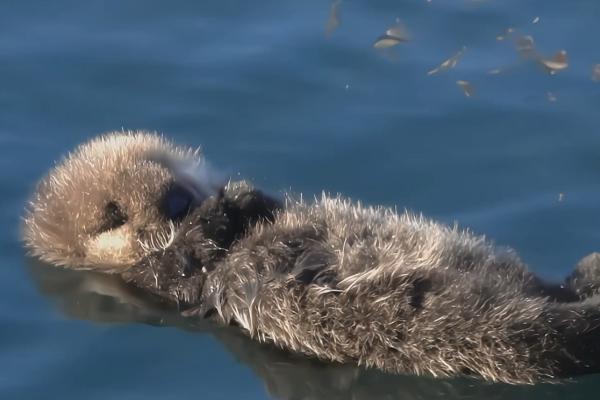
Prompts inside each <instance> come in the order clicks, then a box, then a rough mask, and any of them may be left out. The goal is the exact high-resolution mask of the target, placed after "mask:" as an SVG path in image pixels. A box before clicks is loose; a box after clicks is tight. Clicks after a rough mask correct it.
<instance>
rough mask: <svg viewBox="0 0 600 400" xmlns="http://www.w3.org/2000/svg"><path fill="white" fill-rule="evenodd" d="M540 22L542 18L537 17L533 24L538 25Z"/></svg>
mask: <svg viewBox="0 0 600 400" xmlns="http://www.w3.org/2000/svg"><path fill="white" fill-rule="evenodd" d="M538 22H540V17H535V18H534V19H533V21H531V23H532V24H537V23H538Z"/></svg>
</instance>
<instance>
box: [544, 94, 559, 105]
mask: <svg viewBox="0 0 600 400" xmlns="http://www.w3.org/2000/svg"><path fill="white" fill-rule="evenodd" d="M546 96H547V97H548V101H549V102H550V103H555V102H556V100H557V98H556V95H555V94H554V93H552V92H547V93H546Z"/></svg>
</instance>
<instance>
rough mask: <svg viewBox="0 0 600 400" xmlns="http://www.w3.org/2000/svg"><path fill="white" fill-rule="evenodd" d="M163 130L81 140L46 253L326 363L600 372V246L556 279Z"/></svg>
mask: <svg viewBox="0 0 600 400" xmlns="http://www.w3.org/2000/svg"><path fill="white" fill-rule="evenodd" d="M213 176H214V175H213V174H212V173H211V172H210V170H209V169H208V168H207V167H206V165H205V163H204V161H203V158H202V157H201V155H200V154H199V152H197V151H192V150H190V149H188V148H182V147H178V146H176V145H174V144H172V143H171V142H169V141H168V140H166V139H165V138H163V137H161V136H160V135H158V134H154V133H147V132H127V133H125V132H120V133H110V134H106V135H103V136H100V137H98V138H95V139H93V140H91V141H89V142H88V143H86V144H83V145H81V146H80V147H78V148H77V149H76V150H75V151H74V152H73V153H72V154H70V155H69V156H67V157H66V158H65V159H64V160H63V161H62V162H60V163H59V164H58V165H57V166H56V167H55V168H54V169H53V170H52V171H51V172H50V173H49V174H48V176H46V177H45V178H44V179H43V180H42V181H41V182H40V183H39V184H38V187H37V190H36V192H35V194H34V195H33V197H32V199H31V201H30V203H29V204H28V206H27V208H26V212H25V216H24V228H23V237H24V241H25V243H26V246H27V247H28V249H29V250H30V252H31V253H32V254H33V255H35V256H37V257H39V258H41V259H42V260H44V261H46V262H49V263H52V264H55V265H59V266H64V267H68V268H74V269H90V270H96V271H100V272H105V273H110V274H117V275H119V276H120V277H122V278H123V279H124V280H125V281H126V282H129V283H131V284H132V285H134V286H136V287H138V288H141V289H143V290H145V291H148V292H151V293H153V294H155V295H157V296H160V297H161V298H164V299H165V300H166V301H169V302H173V303H176V304H177V305H178V306H179V308H180V310H181V312H182V313H183V314H184V315H185V316H188V317H190V318H198V317H203V318H211V319H213V320H215V321H217V322H219V323H222V324H231V325H237V326H239V327H240V328H241V329H242V330H243V331H244V332H245V333H246V334H247V335H249V336H250V337H251V338H254V339H256V340H258V341H261V342H268V343H272V344H274V345H276V346H278V347H280V348H283V349H287V350H289V351H293V352H299V353H304V354H306V355H309V356H313V357H316V358H319V359H322V360H328V361H332V362H340V363H356V364H358V365H361V366H364V367H368V368H371V367H372V368H378V369H381V370H384V371H387V372H392V373H401V374H405V373H409V374H418V375H432V376H439V377H441V376H444V377H445V376H454V375H472V376H479V377H482V378H484V379H487V380H491V381H502V382H508V383H534V382H539V381H548V380H552V379H556V378H561V377H568V376H574V375H578V374H582V373H591V372H600V307H599V306H600V301H599V300H598V299H600V297H599V296H598V291H599V287H600V257H599V256H597V255H592V256H589V257H587V258H585V259H584V260H583V261H582V262H581V263H580V264H579V265H578V266H577V267H576V269H575V271H574V272H573V274H572V275H571V276H570V277H569V278H567V280H566V281H565V282H564V283H563V284H559V285H549V284H546V283H545V282H543V281H542V280H541V279H540V278H538V277H536V276H535V275H533V274H532V273H531V272H529V271H528V270H527V268H526V266H525V265H524V264H523V262H521V261H520V259H519V258H518V257H517V255H515V253H514V252H513V251H511V250H509V249H501V248H496V247H494V246H493V245H492V244H491V243H490V242H488V241H486V240H485V239H484V238H482V237H478V236H475V235H473V234H472V233H470V232H468V231H464V230H459V229H458V228H456V227H448V226H444V225H442V224H439V223H436V222H433V221H431V220H428V219H426V218H424V217H422V216H420V215H414V214H411V213H409V212H404V213H397V212H395V211H393V210H391V209H385V208H373V207H365V206H362V205H361V204H360V203H352V202H350V201H348V200H344V199H342V198H339V197H328V196H326V195H323V196H322V198H320V199H317V200H315V201H314V202H305V201H303V200H301V199H293V198H291V197H287V198H285V199H284V200H283V201H280V200H278V199H276V198H273V197H271V196H268V195H266V194H265V193H263V192H261V191H260V190H257V189H255V188H254V187H252V185H250V184H249V183H247V182H245V181H239V182H232V181H229V182H225V183H221V182H220V181H219V180H218V179H214V178H213Z"/></svg>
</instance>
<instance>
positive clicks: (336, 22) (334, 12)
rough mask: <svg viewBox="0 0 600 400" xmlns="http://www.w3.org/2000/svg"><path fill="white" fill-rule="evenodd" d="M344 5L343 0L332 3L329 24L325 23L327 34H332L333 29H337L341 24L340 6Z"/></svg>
mask: <svg viewBox="0 0 600 400" xmlns="http://www.w3.org/2000/svg"><path fill="white" fill-rule="evenodd" d="M341 5H342V0H335V1H334V2H333V3H332V4H331V11H330V12H329V18H328V19H327V24H325V36H331V34H332V33H333V31H335V30H336V29H337V28H338V26H340V18H339V13H340V6H341Z"/></svg>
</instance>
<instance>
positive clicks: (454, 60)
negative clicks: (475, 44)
mask: <svg viewBox="0 0 600 400" xmlns="http://www.w3.org/2000/svg"><path fill="white" fill-rule="evenodd" d="M465 50H467V47H466V46H463V47H462V49H460V50H459V51H458V53H456V54H455V55H453V56H452V57H450V58H449V59H447V60H446V61H444V62H443V63H441V64H440V65H439V66H438V67H437V68H434V69H432V70H431V71H429V72H427V75H433V74H437V73H438V72H441V71H445V70H447V69H451V68H454V67H456V64H457V63H458V60H460V58H461V57H462V56H463V54H464V53H465Z"/></svg>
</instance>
